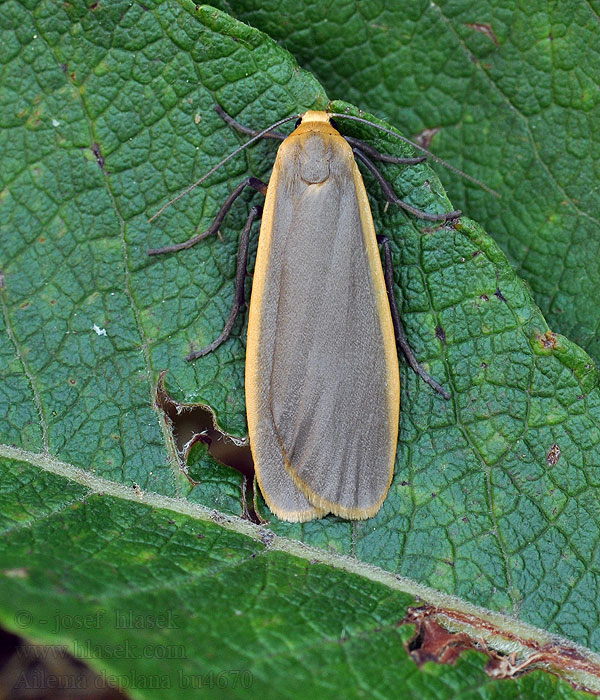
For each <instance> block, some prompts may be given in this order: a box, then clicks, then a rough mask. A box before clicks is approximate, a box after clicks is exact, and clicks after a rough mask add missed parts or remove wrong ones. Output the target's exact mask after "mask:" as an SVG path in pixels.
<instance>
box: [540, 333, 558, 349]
mask: <svg viewBox="0 0 600 700" xmlns="http://www.w3.org/2000/svg"><path fill="white" fill-rule="evenodd" d="M536 337H537V339H538V341H539V343H540V345H541V346H542V347H543V348H545V349H546V350H554V348H555V347H556V333H553V332H552V331H546V332H545V333H544V334H543V335H538V336H536Z"/></svg>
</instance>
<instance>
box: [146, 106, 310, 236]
mask: <svg viewBox="0 0 600 700" xmlns="http://www.w3.org/2000/svg"><path fill="white" fill-rule="evenodd" d="M300 116H301V115H300V114H293V115H292V116H291V117H285V119H280V120H279V121H278V122H275V123H274V124H271V126H268V127H267V128H266V129H263V130H262V131H259V132H258V133H257V134H255V135H254V136H253V137H252V138H251V139H249V140H248V141H246V143H243V144H242V145H241V146H238V147H237V148H236V149H235V150H234V151H232V152H231V153H230V154H229V155H228V156H227V157H226V158H223V160H222V161H220V162H219V163H217V164H216V165H215V166H214V167H213V168H211V169H210V170H209V171H208V172H207V173H205V174H204V175H203V176H202V177H201V178H200V179H199V180H196V182H194V183H193V184H191V185H189V186H188V187H186V188H185V189H184V190H182V191H181V192H180V193H179V194H178V195H176V196H175V197H173V199H171V200H169V201H168V202H167V203H166V204H165V205H164V206H162V207H161V208H160V209H159V210H158V211H157V212H156V214H153V215H152V216H151V217H150V218H149V219H148V223H152V222H153V221H154V220H155V219H158V217H159V216H160V215H161V214H162V213H163V212H164V211H165V209H168V208H169V207H170V206H171V204H175V202H177V201H178V200H180V199H181V198H182V197H185V195H186V194H188V193H189V192H191V191H192V190H193V189H195V188H196V187H198V185H201V184H202V183H203V182H204V181H205V180H206V179H207V178H209V177H210V176H211V175H212V174H213V173H215V172H216V171H217V170H218V169H219V168H220V167H221V166H222V165H225V163H227V161H228V160H231V159H232V158H233V157H234V156H237V154H238V153H241V151H243V150H244V149H245V148H248V146H251V145H252V144H253V143H254V142H255V141H258V139H261V138H262V137H263V136H264V135H265V134H268V133H269V132H270V131H273V129H276V128H277V127H278V126H281V125H282V124H285V123H287V122H291V121H292V119H298V117H300Z"/></svg>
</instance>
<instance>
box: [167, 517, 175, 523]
mask: <svg viewBox="0 0 600 700" xmlns="http://www.w3.org/2000/svg"><path fill="white" fill-rule="evenodd" d="M167 522H168V523H169V525H175V521H174V520H173V519H172V518H169V520H168V521H167Z"/></svg>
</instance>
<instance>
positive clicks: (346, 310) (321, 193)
mask: <svg viewBox="0 0 600 700" xmlns="http://www.w3.org/2000/svg"><path fill="white" fill-rule="evenodd" d="M399 402H400V382H399V373H398V359H397V352H396V344H395V337H394V328H393V324H392V318H391V314H390V307H389V303H388V298H387V292H386V286H385V281H384V277H383V272H382V266H381V259H380V256H379V250H378V247H377V240H376V235H375V229H374V226H373V220H372V216H371V211H370V208H369V203H368V199H367V195H366V192H365V188H364V184H363V181H362V177H361V175H360V172H359V171H358V168H357V166H356V163H355V162H354V157H353V154H352V149H351V148H350V146H349V145H348V144H347V142H346V141H345V140H344V139H343V138H342V137H341V136H340V134H339V133H338V132H337V131H336V129H335V128H334V127H333V126H331V124H330V123H329V120H328V118H327V115H326V114H325V113H323V112H308V113H306V114H305V115H304V117H303V121H302V124H301V125H300V126H299V127H298V128H297V129H296V131H294V132H293V134H292V135H291V136H289V137H288V138H287V139H286V140H285V141H284V142H283V143H282V145H281V146H280V148H279V151H278V153H277V158H276V161H275V165H274V168H273V173H272V175H271V179H270V181H269V185H268V190H267V197H266V200H265V206H264V212H263V220H262V225H261V232H260V238H259V243H258V251H257V256H256V264H255V270H254V280H253V288H252V296H251V301H250V312H249V319H248V340H247V348H246V404H247V417H248V429H249V435H250V445H251V449H252V454H253V457H254V463H255V469H256V474H257V478H258V481H259V484H260V487H261V491H262V493H263V494H264V495H265V499H266V500H267V503H268V505H269V507H270V508H271V509H272V510H273V512H274V513H275V514H276V515H278V516H279V517H281V518H283V519H288V520H308V519H311V518H315V517H321V516H322V515H323V513H325V512H332V513H335V514H336V515H340V516H342V517H345V518H354V519H360V518H368V517H371V516H373V515H374V514H375V513H376V512H377V511H378V510H379V508H380V507H381V504H382V503H383V501H384V499H385V496H386V494H387V491H388V488H389V485H390V482H391V478H392V474H393V465H394V458H395V453H396V444H397V435H398V415H399ZM290 486H293V487H294V489H291V488H290ZM300 496H303V497H304V501H303V500H302V499H301V498H300Z"/></svg>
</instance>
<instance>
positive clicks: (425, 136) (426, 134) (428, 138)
mask: <svg viewBox="0 0 600 700" xmlns="http://www.w3.org/2000/svg"><path fill="white" fill-rule="evenodd" d="M439 130H440V128H439V126H436V127H434V128H433V129H423V131H420V132H419V133H418V134H415V136H414V139H413V140H414V141H415V143H418V144H419V146H421V147H422V148H427V149H429V146H430V145H431V142H432V140H433V137H434V136H435V135H436V134H437V132H438V131H439Z"/></svg>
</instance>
